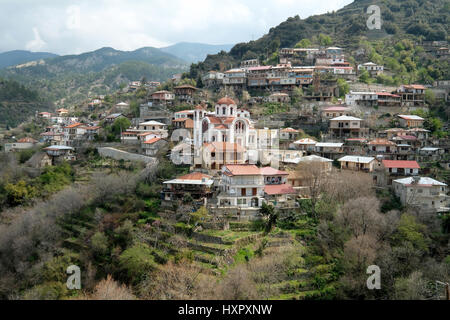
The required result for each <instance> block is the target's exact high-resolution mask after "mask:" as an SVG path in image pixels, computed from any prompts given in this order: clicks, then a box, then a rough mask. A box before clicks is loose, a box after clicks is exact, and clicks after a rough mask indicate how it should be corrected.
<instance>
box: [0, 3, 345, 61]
mask: <svg viewBox="0 0 450 320" xmlns="http://www.w3.org/2000/svg"><path fill="white" fill-rule="evenodd" d="M351 2H352V0H332V1H330V0H0V30H1V32H0V52H4V51H9V50H30V51H46V52H52V53H57V54H79V53H82V52H88V51H93V50H96V49H99V48H101V47H113V48H115V49H118V50H135V49H138V48H141V47H146V46H151V47H157V48H160V47H165V46H169V45H172V44H175V43H177V42H201V43H209V44H235V43H239V42H247V41H250V40H256V39H258V38H260V37H261V36H263V35H264V34H266V33H268V31H269V29H270V28H272V27H275V26H277V25H278V24H280V23H281V22H283V21H285V20H286V19H287V18H289V17H293V16H295V15H299V16H300V17H301V18H302V19H304V18H307V17H308V16H310V15H314V14H321V13H326V12H328V11H330V12H331V11H333V10H338V9H340V8H342V7H343V6H345V5H347V4H349V3H351Z"/></svg>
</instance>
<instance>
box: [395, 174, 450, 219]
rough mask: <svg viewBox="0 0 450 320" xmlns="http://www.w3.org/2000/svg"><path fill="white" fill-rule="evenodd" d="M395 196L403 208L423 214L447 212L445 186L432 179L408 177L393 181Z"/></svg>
mask: <svg viewBox="0 0 450 320" xmlns="http://www.w3.org/2000/svg"><path fill="white" fill-rule="evenodd" d="M392 184H393V187H394V192H395V194H396V195H397V196H398V197H399V198H400V201H401V202H402V204H403V205H405V206H412V207H417V208H419V209H420V210H422V211H425V212H448V211H450V208H448V205H449V196H448V195H447V185H446V184H445V183H442V182H439V181H437V180H434V179H432V178H427V177H418V176H415V177H408V178H403V179H399V180H394V181H393V183H392Z"/></svg>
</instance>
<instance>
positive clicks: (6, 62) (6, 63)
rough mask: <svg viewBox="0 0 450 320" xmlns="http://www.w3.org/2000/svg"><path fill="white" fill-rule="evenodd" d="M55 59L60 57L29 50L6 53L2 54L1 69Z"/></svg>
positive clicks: (0, 54) (0, 55)
mask: <svg viewBox="0 0 450 320" xmlns="http://www.w3.org/2000/svg"><path fill="white" fill-rule="evenodd" d="M54 57H58V55H57V54H54V53H50V52H32V51H27V50H11V51H5V52H2V53H0V69H3V68H7V67H10V66H15V65H20V64H24V63H28V62H32V61H37V60H41V59H48V58H54Z"/></svg>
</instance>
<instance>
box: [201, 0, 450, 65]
mask: <svg viewBox="0 0 450 320" xmlns="http://www.w3.org/2000/svg"><path fill="white" fill-rule="evenodd" d="M370 5H378V6H379V7H380V9H381V18H382V21H383V24H382V30H381V31H377V32H373V31H369V30H368V28H367V26H366V22H367V19H368V18H369V15H368V14H367V8H368V7H369V6H370ZM449 34H450V2H449V1H448V0H430V1H426V0H406V1H398V0H375V1H374V0H355V1H354V2H353V3H351V4H349V5H347V6H345V7H344V8H342V9H340V10H338V11H336V12H334V11H333V12H329V13H326V14H321V15H315V16H311V17H308V18H306V19H300V17H299V16H298V15H297V16H295V17H291V18H289V19H287V20H286V21H285V22H283V23H281V24H280V25H278V26H277V27H274V28H271V29H270V30H269V33H268V34H266V35H264V36H263V37H261V38H260V39H258V40H256V41H250V42H248V43H239V44H237V45H235V46H234V47H233V48H232V49H231V50H230V53H229V54H224V53H220V54H218V55H210V56H208V57H207V58H206V60H205V61H204V62H203V63H200V64H199V65H194V66H193V71H194V73H195V70H196V69H199V70H202V71H205V70H210V69H217V68H218V67H219V66H220V65H221V63H222V64H223V67H230V65H233V64H234V65H236V64H237V62H238V61H240V60H241V59H247V58H260V59H261V60H262V61H264V60H266V59H269V58H270V57H271V56H272V55H273V54H274V53H276V52H277V50H278V49H279V48H286V47H293V46H295V45H296V44H297V43H298V42H299V41H300V40H302V39H309V40H311V41H312V42H313V43H319V44H320V40H321V39H319V36H320V35H324V36H329V37H330V38H331V39H332V44H333V45H337V46H341V47H343V48H346V49H349V50H351V49H356V48H357V47H358V46H359V44H360V41H361V40H363V39H371V38H372V37H373V36H378V37H379V38H380V39H381V40H382V41H383V40H386V41H390V40H393V39H405V38H409V39H412V40H414V41H417V42H420V41H422V40H429V41H431V40H446V39H448V36H449ZM323 44H324V45H328V43H323ZM224 61H225V63H223V62H224Z"/></svg>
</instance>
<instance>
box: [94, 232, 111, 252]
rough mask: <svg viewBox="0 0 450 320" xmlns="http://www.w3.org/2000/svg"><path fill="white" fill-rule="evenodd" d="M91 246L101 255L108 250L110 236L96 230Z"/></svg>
mask: <svg viewBox="0 0 450 320" xmlns="http://www.w3.org/2000/svg"><path fill="white" fill-rule="evenodd" d="M91 247H92V250H93V251H94V253H95V254H98V255H100V256H102V255H104V254H106V253H107V252H108V248H109V246H108V237H107V236H106V235H105V234H104V233H103V232H96V233H95V234H94V235H93V236H92V238H91Z"/></svg>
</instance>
